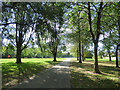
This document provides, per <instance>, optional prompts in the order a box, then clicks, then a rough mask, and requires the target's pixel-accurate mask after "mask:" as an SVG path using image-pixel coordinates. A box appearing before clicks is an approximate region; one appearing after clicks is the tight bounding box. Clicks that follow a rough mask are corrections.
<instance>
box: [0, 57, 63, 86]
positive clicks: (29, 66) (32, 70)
mask: <svg viewBox="0 0 120 90" xmlns="http://www.w3.org/2000/svg"><path fill="white" fill-rule="evenodd" d="M15 60H16V59H3V61H2V78H3V81H2V85H3V87H10V86H13V85H15V84H17V83H19V82H21V81H23V80H26V79H28V78H29V79H31V80H32V79H34V78H35V74H37V73H39V72H40V71H42V70H44V69H47V68H50V67H52V66H53V65H55V64H58V63H60V62H61V61H63V60H65V58H64V59H63V58H57V60H58V61H57V62H53V60H52V58H50V59H46V58H44V59H41V58H40V59H34V60H33V59H22V61H23V63H20V64H17V63H15ZM31 76H32V77H31Z"/></svg>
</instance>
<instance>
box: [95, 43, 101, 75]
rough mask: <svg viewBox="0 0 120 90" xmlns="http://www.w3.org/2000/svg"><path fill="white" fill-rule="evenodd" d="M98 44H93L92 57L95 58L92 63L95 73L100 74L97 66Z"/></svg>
mask: <svg viewBox="0 0 120 90" xmlns="http://www.w3.org/2000/svg"><path fill="white" fill-rule="evenodd" d="M97 51H98V43H94V56H95V62H94V68H95V73H100V71H99V66H98V54H97Z"/></svg>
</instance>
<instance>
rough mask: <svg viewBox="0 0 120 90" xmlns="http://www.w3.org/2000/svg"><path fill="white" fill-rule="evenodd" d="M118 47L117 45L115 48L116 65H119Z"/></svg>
mask: <svg viewBox="0 0 120 90" xmlns="http://www.w3.org/2000/svg"><path fill="white" fill-rule="evenodd" d="M118 47H119V45H117V48H116V67H119V65H118Z"/></svg>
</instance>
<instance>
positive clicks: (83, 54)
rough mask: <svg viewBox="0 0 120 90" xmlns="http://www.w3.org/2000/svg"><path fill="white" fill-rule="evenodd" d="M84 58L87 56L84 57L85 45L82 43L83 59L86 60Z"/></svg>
mask: <svg viewBox="0 0 120 90" xmlns="http://www.w3.org/2000/svg"><path fill="white" fill-rule="evenodd" d="M84 60H85V57H84V45H83V43H82V61H84Z"/></svg>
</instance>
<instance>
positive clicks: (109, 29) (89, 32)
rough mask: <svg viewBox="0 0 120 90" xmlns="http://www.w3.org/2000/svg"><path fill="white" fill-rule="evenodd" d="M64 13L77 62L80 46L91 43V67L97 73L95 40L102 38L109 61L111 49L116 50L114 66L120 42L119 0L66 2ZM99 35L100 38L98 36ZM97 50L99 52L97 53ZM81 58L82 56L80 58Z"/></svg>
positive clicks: (82, 54) (81, 49) (80, 50)
mask: <svg viewBox="0 0 120 90" xmlns="http://www.w3.org/2000/svg"><path fill="white" fill-rule="evenodd" d="M68 7H70V10H69V11H68V13H67V14H66V16H67V17H66V18H67V20H68V22H67V23H68V27H69V28H70V29H72V33H70V34H68V37H69V38H70V39H71V41H72V42H73V43H74V47H76V52H77V56H78V58H77V59H79V63H82V61H84V50H85V49H86V48H87V46H91V44H94V58H95V62H94V63H95V65H94V69H95V72H96V73H101V72H100V71H99V66H98V43H99V42H102V44H103V49H104V50H107V53H108V54H109V59H110V61H111V49H114V51H116V67H118V48H119V46H120V18H119V15H120V2H118V3H110V2H106V3H103V2H98V3H93V2H84V3H80V2H77V3H70V5H68ZM100 36H102V38H103V39H102V40H100ZM100 54H101V53H100ZM81 58H82V59H81Z"/></svg>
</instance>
